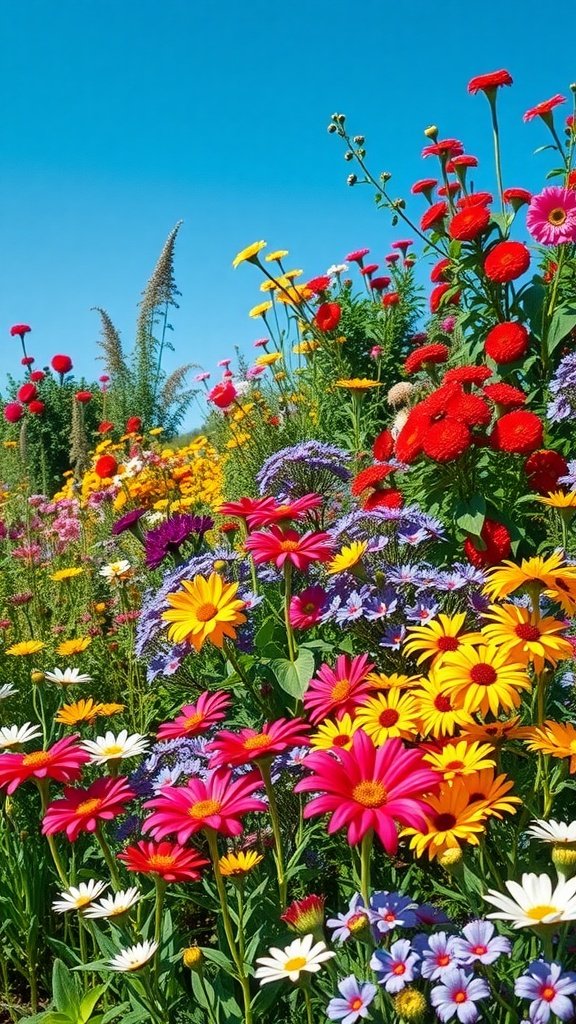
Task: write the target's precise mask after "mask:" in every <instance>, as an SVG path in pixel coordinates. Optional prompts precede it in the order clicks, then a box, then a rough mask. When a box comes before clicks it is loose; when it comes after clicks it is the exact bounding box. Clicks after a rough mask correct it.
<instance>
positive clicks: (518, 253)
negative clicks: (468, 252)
mask: <svg viewBox="0 0 576 1024" xmlns="http://www.w3.org/2000/svg"><path fill="white" fill-rule="evenodd" d="M529 266H530V253H529V251H528V249H527V247H526V246H525V245H524V243H523V242H497V244H496V245H495V246H493V248H492V249H490V252H489V253H488V255H487V257H486V259H485V260H484V273H485V274H486V276H487V277H489V278H490V280H491V281H499V282H501V283H503V284H504V283H506V282H507V281H515V280H516V278H517V277H521V275H522V274H524V273H526V271H527V270H528V267H529Z"/></svg>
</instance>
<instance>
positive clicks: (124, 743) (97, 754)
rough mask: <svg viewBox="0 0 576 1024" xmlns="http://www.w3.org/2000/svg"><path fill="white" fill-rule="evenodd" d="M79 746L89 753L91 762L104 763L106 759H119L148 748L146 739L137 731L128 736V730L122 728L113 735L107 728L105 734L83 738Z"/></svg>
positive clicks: (140, 752)
mask: <svg viewBox="0 0 576 1024" xmlns="http://www.w3.org/2000/svg"><path fill="white" fill-rule="evenodd" d="M80 746H81V747H82V749H83V750H86V751H87V753H88V754H91V759H90V760H91V763H92V764H105V763H106V761H121V760H123V758H125V757H135V756H136V754H145V753H146V751H147V750H148V740H147V739H146V738H145V737H144V736H141V735H140V733H139V732H135V733H133V735H132V736H129V735H128V730H127V729H122V731H121V732H119V733H118V735H117V736H115V735H114V733H113V732H111V731H110V730H109V731H108V732H107V733H106V735H105V736H97V737H96V739H95V740H84V742H83V743H81V744H80Z"/></svg>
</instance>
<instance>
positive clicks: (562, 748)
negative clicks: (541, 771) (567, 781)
mask: <svg viewBox="0 0 576 1024" xmlns="http://www.w3.org/2000/svg"><path fill="white" fill-rule="evenodd" d="M524 736H525V737H526V739H527V743H526V746H527V747H528V750H532V751H541V752H542V753H543V754H550V755H551V756H552V757H559V758H564V757H569V758H570V765H569V770H570V773H571V774H574V772H576V728H575V727H574V726H573V725H572V724H571V722H554V721H552V720H551V719H547V720H546V721H545V722H544V724H543V725H542V726H540V728H534V729H526V730H525V731H524Z"/></svg>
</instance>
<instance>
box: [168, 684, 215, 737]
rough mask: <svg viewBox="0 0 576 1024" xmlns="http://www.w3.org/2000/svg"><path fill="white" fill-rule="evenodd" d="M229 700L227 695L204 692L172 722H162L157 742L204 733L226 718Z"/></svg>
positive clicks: (186, 705) (187, 705) (185, 706)
mask: <svg viewBox="0 0 576 1024" xmlns="http://www.w3.org/2000/svg"><path fill="white" fill-rule="evenodd" d="M230 703H231V698H230V695H229V694H228V693H222V692H221V691H219V692H218V693H209V692H208V690H205V691H204V693H201V694H200V696H199V697H198V700H197V701H196V703H195V704H185V705H184V707H183V708H182V710H181V712H180V714H179V715H178V716H177V717H176V718H175V719H174V721H173V722H164V723H163V725H161V726H160V727H159V729H158V739H159V740H173V739H178V738H179V737H181V736H186V737H187V738H188V739H191V738H192V737H193V736H199V735H200V733H203V732H205V730H206V729H208V728H209V727H210V726H211V725H215V724H216V722H221V721H222V719H223V718H225V717H226V714H225V712H226V711H227V710H228V708H229V706H230Z"/></svg>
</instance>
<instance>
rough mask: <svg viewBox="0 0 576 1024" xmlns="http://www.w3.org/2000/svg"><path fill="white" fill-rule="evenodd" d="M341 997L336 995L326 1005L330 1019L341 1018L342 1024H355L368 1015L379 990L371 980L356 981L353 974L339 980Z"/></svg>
mask: <svg viewBox="0 0 576 1024" xmlns="http://www.w3.org/2000/svg"><path fill="white" fill-rule="evenodd" d="M338 991H339V993H340V995H341V997H342V998H341V999H340V998H338V996H335V997H334V999H331V1000H330V1002H329V1003H328V1006H327V1007H326V1016H327V1017H328V1019H329V1020H340V1021H342V1024H355V1022H356V1021H357V1020H360V1018H361V1017H367V1016H368V1007H369V1006H370V1003H371V1002H372V1000H373V999H374V996H375V995H376V992H377V991H378V990H377V988H376V985H371V984H370V982H368V981H364V982H359V981H356V978H355V977H354V975H353V974H350V975H349V977H348V978H343V979H342V981H339V982H338Z"/></svg>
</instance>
